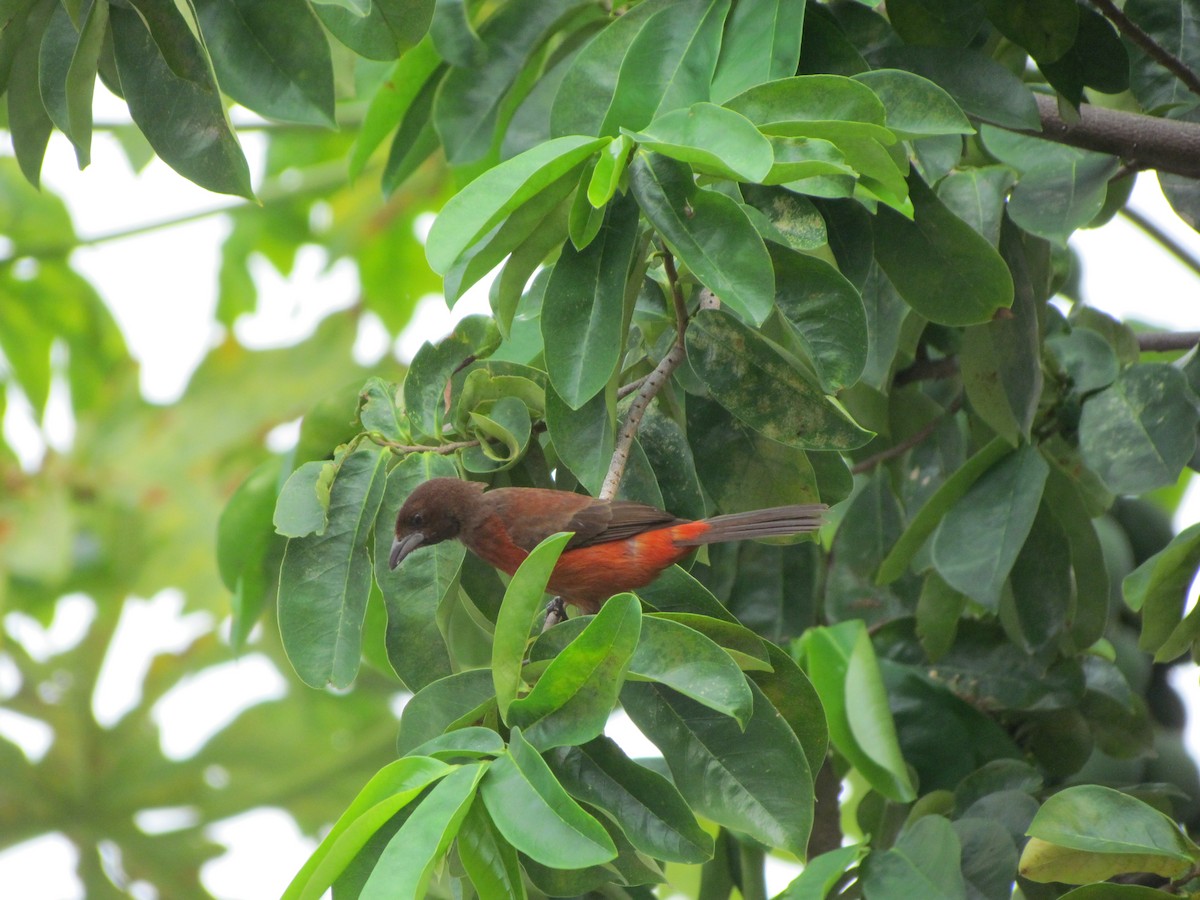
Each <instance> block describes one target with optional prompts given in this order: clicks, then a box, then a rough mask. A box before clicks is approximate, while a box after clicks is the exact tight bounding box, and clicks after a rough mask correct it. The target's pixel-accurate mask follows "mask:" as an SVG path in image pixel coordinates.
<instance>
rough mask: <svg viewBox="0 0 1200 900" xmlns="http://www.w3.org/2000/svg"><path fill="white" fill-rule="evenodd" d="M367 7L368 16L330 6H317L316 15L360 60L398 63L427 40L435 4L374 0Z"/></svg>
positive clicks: (420, 0)
mask: <svg viewBox="0 0 1200 900" xmlns="http://www.w3.org/2000/svg"><path fill="white" fill-rule="evenodd" d="M349 2H352V3H358V2H359V0H349ZM364 6H365V8H366V9H367V14H366V15H361V14H359V13H358V12H357V11H354V10H352V9H348V8H346V7H345V6H343V5H330V4H329V3H315V4H314V5H313V12H315V13H316V14H317V18H318V19H320V20H321V22H322V24H324V26H325V27H326V28H328V29H329V31H330V33H331V34H332V35H333V36H334V37H336V38H337V39H338V40H339V41H341V42H342V43H343V44H345V45H346V46H347V47H349V48H350V49H351V50H353V51H354V52H355V53H357V54H359V55H360V56H365V57H366V58H367V59H395V58H396V57H398V56H399V55H400V54H401V53H403V52H404V51H405V50H407V49H408V48H409V47H412V46H413V45H414V44H416V43H417V42H418V41H420V40H421V38H422V37H424V36H425V31H426V29H428V28H429V23H430V20H431V19H432V18H433V6H434V0H371V2H370V3H366V4H365V5H364Z"/></svg>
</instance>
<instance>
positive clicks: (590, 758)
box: [547, 620, 713, 863]
mask: <svg viewBox="0 0 1200 900" xmlns="http://www.w3.org/2000/svg"><path fill="white" fill-rule="evenodd" d="M647 621H648V620H647ZM547 762H548V763H549V765H550V770H551V771H552V772H553V773H554V774H555V776H556V777H557V778H558V780H559V782H560V783H561V784H562V785H563V786H564V787H565V788H566V789H567V791H568V792H569V793H570V794H571V795H572V796H574V797H575V798H576V799H578V800H582V801H583V802H584V803H587V804H588V805H590V806H594V807H596V808H597V809H601V810H603V811H604V812H605V813H607V814H608V815H609V816H610V817H611V818H612V820H613V821H614V822H616V823H617V824H618V825H619V826H620V827H621V830H622V831H623V832H624V833H625V836H626V837H628V838H629V841H630V843H632V844H633V846H634V847H636V848H637V849H638V850H639V851H641V852H642V853H645V854H647V855H648V856H652V857H654V858H655V859H662V860H666V861H667V862H680V863H701V862H704V861H705V860H707V859H709V858H710V857H711V856H712V852H713V842H712V838H711V837H709V836H708V834H707V833H706V832H705V831H704V830H703V829H702V828H701V827H700V826H699V824H697V822H696V817H695V816H694V815H693V814H692V811H691V809H690V808H689V807H688V805H687V802H686V801H685V800H684V799H683V797H682V796H680V794H679V791H678V790H677V789H676V788H675V786H674V785H673V784H671V782H670V781H668V780H667V779H666V778H664V777H663V776H662V775H659V774H658V773H657V772H655V771H653V770H651V769H647V768H645V767H644V766H640V765H638V764H637V763H635V762H634V761H633V760H631V759H630V758H629V757H627V756H626V755H625V754H624V752H623V751H622V750H621V748H620V747H619V746H617V744H616V743H614V742H613V741H612V740H610V739H609V738H606V737H598V738H596V739H595V740H593V741H589V742H588V743H587V744H584V745H582V746H579V747H561V748H559V749H557V750H555V751H554V752H553V753H551V754H550V755H549V757H548V758H547Z"/></svg>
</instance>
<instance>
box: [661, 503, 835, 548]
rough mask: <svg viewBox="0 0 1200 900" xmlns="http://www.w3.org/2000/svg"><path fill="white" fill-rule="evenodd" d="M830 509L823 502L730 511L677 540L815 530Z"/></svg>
mask: <svg viewBox="0 0 1200 900" xmlns="http://www.w3.org/2000/svg"><path fill="white" fill-rule="evenodd" d="M828 509H829V507H827V506H825V505H824V504H823V503H816V504H809V505H802V504H797V505H793V506H776V507H772V508H771V509H756V510H753V511H751V512H741V513H729V514H728V515H724V516H713V517H712V518H711V519H705V520H704V524H705V525H707V526H708V528H707V529H705V530H704V531H703V532H700V533H699V534H695V535H691V536H688V537H683V538H677V539H676V541H675V543H677V544H679V545H681V546H684V547H695V546H699V545H700V544H717V543H721V542H722V541H743V540H747V539H748V538H763V537H782V536H784V535H789V534H801V533H803V532H806V531H816V530H817V529H818V528H820V527H821V524H822V522H823V519H822V516H823V514H824V513H825V512H826V511H827V510H828Z"/></svg>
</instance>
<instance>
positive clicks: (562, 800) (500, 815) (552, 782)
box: [481, 728, 617, 869]
mask: <svg viewBox="0 0 1200 900" xmlns="http://www.w3.org/2000/svg"><path fill="white" fill-rule="evenodd" d="M481 792H482V795H483V802H484V805H485V806H486V807H487V811H488V813H489V814H490V815H491V817H492V821H493V822H494V823H495V825H496V829H497V830H498V831H499V832H500V833H501V834H502V835H504V838H505V840H507V841H508V842H509V843H510V844H512V845H513V846H514V847H516V848H517V849H518V850H520V851H521V852H522V853H524V854H526V855H527V856H529V857H530V858H531V859H534V860H536V861H537V862H540V863H541V864H542V865H545V866H550V867H551V868H555V869H580V868H584V867H585V866H591V865H598V864H600V863H605V862H608V861H609V860H610V859H612V858H614V857H615V856H616V855H617V849H616V847H615V846H613V842H612V838H610V837H609V836H608V833H607V832H606V831H605V830H604V828H603V826H601V825H600V823H599V822H597V821H596V820H595V819H594V818H592V816H590V815H588V814H587V813H586V812H584V810H583V808H582V807H580V806H579V804H578V803H576V802H575V801H574V800H572V799H571V797H570V795H568V794H567V792H566V791H565V790H564V789H563V786H562V785H561V784H559V783H558V779H556V778H555V777H554V773H552V772H551V771H550V768H549V767H548V766H547V765H546V762H545V760H543V759H542V758H541V756H539V755H538V752H537V750H535V749H534V748H533V745H531V744H530V743H529V742H528V741H526V740H525V738H524V737H522V735H521V729H519V728H514V729H513V733H512V737H511V738H510V740H509V749H508V753H506V754H505V755H504V756H501V757H499V758H498V759H496V761H495V762H493V763H492V765H491V767H490V768H489V769H488V772H487V775H486V776H484V780H483V784H482V786H481Z"/></svg>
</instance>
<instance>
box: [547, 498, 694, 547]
mask: <svg viewBox="0 0 1200 900" xmlns="http://www.w3.org/2000/svg"><path fill="white" fill-rule="evenodd" d="M686 521H687V519H680V518H678V517H677V516H673V515H671V514H670V513H669V512H663V510H661V509H657V508H656V507H653V506H647V505H646V504H645V503H634V502H633V501H631V500H613V501H611V502H607V503H606V502H604V501H602V500H597V501H595V502H594V503H593V504H592V505H591V506H587V507H584V508H583V509H581V510H580V511H579V512H578V513H576V515H575V517H574V519H573V522H574V523H575V525H576V526H577V527H572V528H571V529H570V530H572V531H574V532H575V537H573V538H572V539H571V541H570V543H568V544H567V547H568V549H573V548H575V547H588V546H591V545H592V544H604V543H608V542H609V541H623V540H625V539H626V538H631V537H633V536H634V535H638V534H641V533H642V532H643V531H651V530H653V529H655V528H666V527H667V526H668V525H678V524H679V523H681V522H686Z"/></svg>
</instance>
